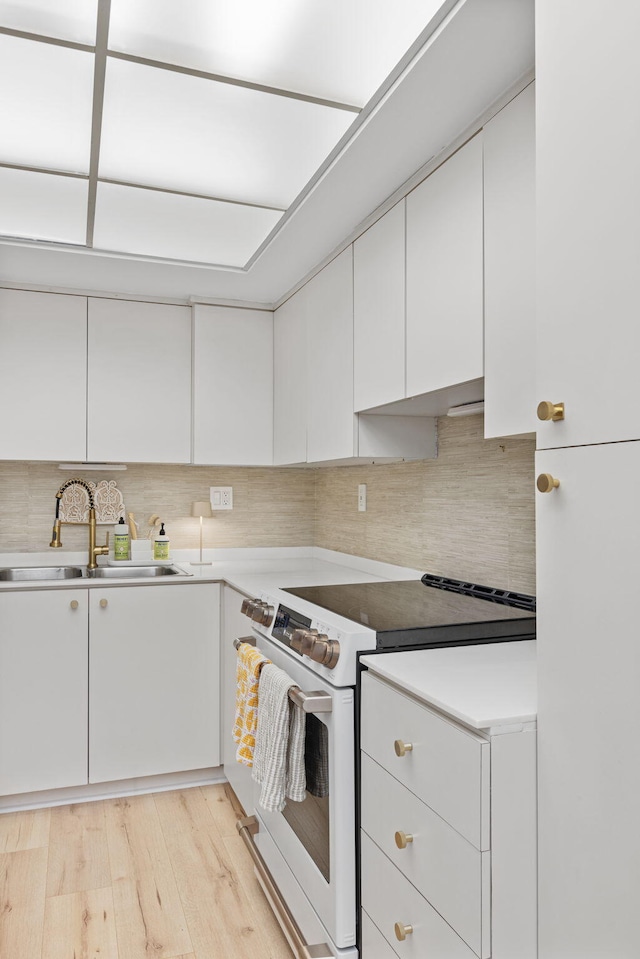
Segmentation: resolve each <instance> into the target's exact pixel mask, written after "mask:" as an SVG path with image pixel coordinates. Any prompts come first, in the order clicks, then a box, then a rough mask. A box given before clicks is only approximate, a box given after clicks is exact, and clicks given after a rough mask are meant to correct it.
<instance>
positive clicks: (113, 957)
mask: <svg viewBox="0 0 640 959" xmlns="http://www.w3.org/2000/svg"><path fill="white" fill-rule="evenodd" d="M234 801H235V796H234V794H233V793H232V791H231V790H230V788H229V787H228V786H226V785H216V786H204V787H200V788H193V789H184V790H180V791H176V792H164V793H156V794H154V795H145V796H130V797H127V798H123V799H113V800H104V801H99V802H88V803H79V804H76V805H72V806H57V807H54V808H52V809H39V810H34V811H29V812H20V813H5V814H2V815H0V957H2V959H291V956H292V954H291V950H290V949H289V946H288V944H287V942H286V940H285V938H284V936H283V935H282V933H281V932H280V929H279V927H278V925H277V923H276V921H275V919H274V917H273V915H272V913H271V910H270V908H269V906H268V904H267V902H266V900H265V898H264V896H263V894H262V891H261V889H260V887H259V886H258V883H257V881H256V879H255V877H254V875H253V867H252V864H251V860H250V858H249V855H248V853H247V850H246V849H245V848H244V845H243V842H242V840H241V839H240V837H239V836H238V833H237V831H236V828H235V823H236V819H237V818H238V815H239V810H238V808H237V807H236V805H235V802H234Z"/></svg>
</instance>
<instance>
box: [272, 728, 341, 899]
mask: <svg viewBox="0 0 640 959" xmlns="http://www.w3.org/2000/svg"><path fill="white" fill-rule="evenodd" d="M304 765H305V774H306V778H307V791H306V794H305V798H304V800H303V802H292V801H291V800H287V804H286V806H285V808H284V811H283V813H282V815H283V816H284V818H285V819H286V821H287V822H288V824H289V826H290V827H291V829H293V831H294V833H295V834H296V836H297V837H298V839H299V840H300V842H301V843H302V845H303V846H304V848H305V849H306V851H307V852H308V854H309V855H310V856H311V858H312V859H313V861H314V863H315V864H316V866H317V867H318V869H319V870H320V872H321V873H322V875H323V876H324V878H325V880H326V881H327V882H329V880H330V876H331V862H330V858H331V857H330V851H329V848H330V835H331V827H330V822H329V730H328V729H327V727H326V726H325V724H324V723H323V722H321V721H320V720H319V719H318V717H317V716H315V715H314V714H313V713H308V714H307V717H306V733H305V750H304Z"/></svg>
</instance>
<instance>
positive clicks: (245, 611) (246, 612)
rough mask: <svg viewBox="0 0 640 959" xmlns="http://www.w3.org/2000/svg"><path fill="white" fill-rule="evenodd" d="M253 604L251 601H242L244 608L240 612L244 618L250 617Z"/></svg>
mask: <svg viewBox="0 0 640 959" xmlns="http://www.w3.org/2000/svg"><path fill="white" fill-rule="evenodd" d="M251 602H252V601H251V600H250V599H243V600H242V606H241V607H240V612H241V613H242V615H243V616H248V615H249V606H250V605H251Z"/></svg>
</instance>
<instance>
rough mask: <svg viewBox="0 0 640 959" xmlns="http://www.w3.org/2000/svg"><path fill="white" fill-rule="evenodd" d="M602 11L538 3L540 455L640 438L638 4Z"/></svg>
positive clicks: (591, 5) (589, 5) (593, 7)
mask: <svg viewBox="0 0 640 959" xmlns="http://www.w3.org/2000/svg"><path fill="white" fill-rule="evenodd" d="M610 12H611V11H610V10H609V9H608V8H607V7H605V6H604V5H602V4H598V3H595V2H593V0H589V2H586V3H584V4H580V9H579V12H578V11H577V10H572V9H570V5H569V6H568V5H566V4H562V3H560V4H558V3H553V2H549V0H544V2H542V3H541V4H540V7H539V9H538V4H536V32H537V37H536V74H537V80H536V87H537V93H536V101H537V102H536V203H537V239H538V242H537V264H538V288H537V306H536V310H537V330H538V332H537V401H538V402H540V401H541V400H548V401H550V402H552V403H558V402H563V403H564V404H565V419H564V421H561V422H555V423H554V422H543V423H539V424H538V446H539V447H541V448H547V447H559V446H579V445H583V444H588V443H604V442H610V441H619V440H635V439H638V438H640V392H639V391H638V388H637V381H638V360H639V358H640V324H639V323H638V315H639V314H640V283H639V282H638V263H640V230H639V229H638V217H639V214H640V178H639V177H638V156H639V155H640V124H639V123H638V122H637V119H636V118H637V111H638V89H639V88H640V58H638V56H637V42H636V41H637V37H638V33H639V32H640V5H639V4H636V3H624V4H622V5H621V9H620V14H621V16H615V17H611V16H610ZM594 50H597V51H598V58H597V63H594V57H593V52H594ZM568 58H570V61H571V69H567V61H568ZM595 118H597V124H596V125H595V126H594V120H595ZM594 129H597V135H594Z"/></svg>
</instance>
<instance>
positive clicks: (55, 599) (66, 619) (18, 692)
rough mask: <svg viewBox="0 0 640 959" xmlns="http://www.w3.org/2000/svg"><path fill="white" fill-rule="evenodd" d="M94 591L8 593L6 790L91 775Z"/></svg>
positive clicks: (2, 667)
mask: <svg viewBox="0 0 640 959" xmlns="http://www.w3.org/2000/svg"><path fill="white" fill-rule="evenodd" d="M87 592H88V591H87V590H86V589H73V590H66V589H65V590H58V591H55V590H47V591H45V590H43V591H42V592H33V591H26V592H15V593H13V592H6V593H3V594H2V596H0V795H2V796H9V795H13V794H15V793H24V792H35V791H37V790H42V789H57V788H60V787H64V786H78V785H81V784H83V783H86V781H87V623H88V596H87Z"/></svg>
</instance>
